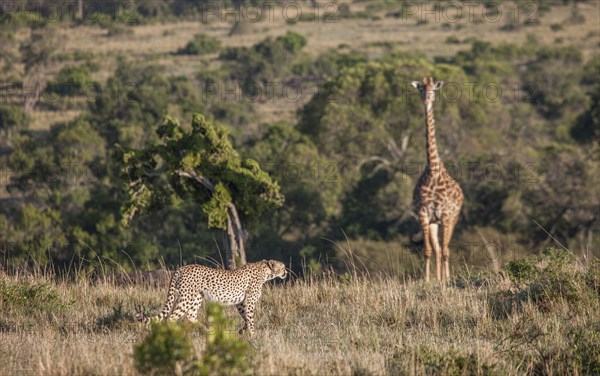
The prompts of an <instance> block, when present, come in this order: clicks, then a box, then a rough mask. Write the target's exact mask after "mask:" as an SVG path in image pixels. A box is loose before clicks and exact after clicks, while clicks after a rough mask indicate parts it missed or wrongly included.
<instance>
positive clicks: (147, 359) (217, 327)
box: [134, 303, 250, 375]
mask: <svg viewBox="0 0 600 376" xmlns="http://www.w3.org/2000/svg"><path fill="white" fill-rule="evenodd" d="M206 319H207V322H208V329H207V331H206V334H207V335H206V349H205V350H204V353H203V354H202V356H201V357H200V358H197V357H196V356H195V350H194V345H193V342H192V339H191V338H190V336H189V334H188V333H189V332H191V331H193V330H194V328H195V327H196V326H195V325H193V324H189V323H177V322H171V321H162V322H159V323H152V330H151V332H150V333H149V334H148V336H146V338H145V339H144V340H143V341H142V343H140V344H138V345H137V346H135V349H134V356H135V362H136V367H137V369H138V371H140V372H142V373H164V374H173V373H175V374H193V375H243V374H248V373H249V372H250V368H249V365H248V350H249V345H248V343H247V342H246V341H244V340H241V339H239V338H238V335H237V333H235V332H234V331H232V328H233V323H232V322H231V320H229V319H227V318H226V317H225V316H224V315H223V308H222V306H220V305H218V304H215V303H212V304H208V305H207V315H206Z"/></svg>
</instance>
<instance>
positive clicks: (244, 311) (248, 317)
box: [235, 301, 254, 337]
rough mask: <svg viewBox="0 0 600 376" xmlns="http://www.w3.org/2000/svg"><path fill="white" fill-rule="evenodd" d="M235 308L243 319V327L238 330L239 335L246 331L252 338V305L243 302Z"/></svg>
mask: <svg viewBox="0 0 600 376" xmlns="http://www.w3.org/2000/svg"><path fill="white" fill-rule="evenodd" d="M235 307H236V308H237V310H238V312H239V313H240V315H241V316H242V318H243V319H244V327H243V328H242V329H240V331H239V333H240V334H242V333H243V332H244V331H245V330H248V334H250V337H252V336H253V335H254V303H249V302H246V301H243V302H242V303H240V304H237V305H236V306H235Z"/></svg>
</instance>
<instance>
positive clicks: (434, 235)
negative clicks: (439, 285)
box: [429, 223, 443, 281]
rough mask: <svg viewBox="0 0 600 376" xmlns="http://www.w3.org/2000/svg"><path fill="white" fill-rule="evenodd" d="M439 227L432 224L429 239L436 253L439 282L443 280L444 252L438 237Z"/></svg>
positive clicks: (436, 270) (436, 271)
mask: <svg viewBox="0 0 600 376" xmlns="http://www.w3.org/2000/svg"><path fill="white" fill-rule="evenodd" d="M438 229H439V226H438V224H437V223H431V224H430V225H429V237H430V241H431V246H432V247H433V251H434V252H435V273H436V277H437V280H438V281H441V280H443V276H442V251H441V247H440V242H439V236H438Z"/></svg>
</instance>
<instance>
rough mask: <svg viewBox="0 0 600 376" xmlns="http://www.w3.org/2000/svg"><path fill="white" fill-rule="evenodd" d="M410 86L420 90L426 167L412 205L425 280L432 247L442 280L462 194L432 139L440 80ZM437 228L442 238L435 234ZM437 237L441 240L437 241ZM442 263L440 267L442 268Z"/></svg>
mask: <svg viewBox="0 0 600 376" xmlns="http://www.w3.org/2000/svg"><path fill="white" fill-rule="evenodd" d="M412 84H413V86H414V87H415V88H417V89H418V90H419V91H420V93H421V99H422V101H423V105H424V106H425V119H426V123H425V124H426V140H427V168H426V169H425V171H423V174H422V175H421V177H420V178H419V181H418V182H417V185H416V186H415V190H414V193H413V204H414V206H415V210H416V212H417V215H418V217H419V223H420V225H421V228H422V229H423V242H424V244H425V279H426V280H427V281H429V267H430V264H431V254H432V248H433V251H434V252H435V259H436V260H435V261H436V276H437V279H438V280H442V281H444V280H445V279H447V278H449V277H450V266H449V258H450V249H449V244H450V240H451V239H452V233H453V232H454V227H455V226H456V222H457V221H458V217H459V215H460V210H461V208H462V204H463V201H464V195H463V192H462V189H461V188H460V185H459V184H458V183H457V182H456V180H454V179H453V178H452V176H450V175H449V174H448V172H447V171H446V168H445V167H444V164H443V162H442V160H441V159H440V157H439V154H438V150H437V144H436V140H435V119H434V117H433V102H434V101H435V91H436V90H438V89H439V88H441V87H442V82H437V83H436V82H434V81H433V78H431V77H429V78H423V82H422V83H421V82H417V81H414V82H413V83H412ZM439 227H441V230H442V232H441V235H442V238H441V239H439V237H438V228H439ZM440 240H441V241H440ZM442 264H443V266H444V268H443V269H444V270H442Z"/></svg>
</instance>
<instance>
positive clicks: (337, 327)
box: [0, 269, 600, 375]
mask: <svg viewBox="0 0 600 376" xmlns="http://www.w3.org/2000/svg"><path fill="white" fill-rule="evenodd" d="M599 270H600V269H599ZM588 274H589V275H592V274H590V273H588ZM0 281H1V282H2V283H0V287H1V289H0V290H2V295H1V298H2V299H0V312H1V314H0V364H2V365H3V370H2V371H3V373H5V374H36V375H37V374H56V375H62V374H106V375H113V374H137V371H136V370H135V366H134V361H133V357H132V354H133V345H134V344H135V343H139V342H140V341H141V340H142V338H143V337H144V335H145V333H147V331H146V329H144V328H142V327H140V326H138V325H137V324H136V323H134V322H133V320H132V316H133V314H134V313H135V309H136V307H137V306H138V305H142V306H144V307H146V311H147V312H148V311H149V312H152V313H155V312H157V311H158V310H159V309H160V308H161V306H162V303H163V299H164V297H165V295H166V291H165V289H164V288H161V289H155V288H150V287H143V286H136V287H119V286H115V285H110V284H99V285H92V284H90V283H89V282H87V281H86V280H82V281H79V282H76V283H64V282H63V283H54V282H52V281H51V280H49V279H48V278H44V277H37V278H29V277H21V278H17V277H6V276H5V277H3V279H1V280H0ZM24 281H25V282H24ZM44 283H45V284H46V287H44V288H42V289H41V290H40V291H41V292H40V293H38V294H37V295H36V296H35V297H30V298H29V301H28V302H25V303H24V304H22V305H21V304H20V303H19V302H18V299H17V298H15V296H16V295H18V294H15V293H14V292H11V291H15V290H18V289H19V288H22V286H29V287H28V288H29V289H31V286H39V285H40V284H44ZM576 286H579V287H578V288H583V285H576ZM518 289H519V286H518V284H516V283H514V282H511V281H510V280H509V279H508V278H506V277H500V276H487V277H485V278H479V277H478V278H475V277H469V278H467V277H464V276H463V277H461V278H458V279H457V280H456V283H455V284H454V285H453V286H452V287H447V288H442V287H440V286H438V285H436V284H430V285H427V284H424V283H423V282H420V281H400V280H397V279H393V278H388V277H368V276H362V277H361V276H352V277H350V278H347V279H345V278H339V277H338V276H335V275H329V276H328V277H325V278H322V279H319V280H308V281H302V280H296V281H287V282H286V283H279V284H270V285H268V286H265V287H264V290H263V298H262V300H261V302H260V304H259V309H258V314H257V334H256V336H255V338H254V339H252V340H251V344H252V349H253V350H252V354H253V355H252V357H251V363H252V370H253V373H254V374H258V375H282V374H291V375H321V374H332V375H349V374H355V375H357V374H358V375H370V374H374V375H383V374H418V375H420V374H424V373H430V374H431V373H434V374H435V373H443V374H474V373H475V374H508V375H517V374H524V373H536V372H537V373H540V372H541V373H544V374H562V373H564V372H576V368H577V367H581V362H580V360H578V359H580V358H581V354H582V353H581V350H578V348H577V346H575V347H574V345H573V343H572V342H570V338H572V337H571V333H583V335H584V337H582V338H584V340H585V338H588V340H589V341H593V340H594V338H595V337H594V335H595V336H598V335H600V328H596V329H595V330H596V331H595V332H594V331H593V329H592V331H591V332H590V331H589V328H593V325H594V323H597V322H598V321H599V320H600V314H599V312H600V311H599V310H598V308H599V307H598V297H597V296H596V297H593V298H592V299H588V298H585V299H583V297H585V296H586V295H585V293H584V292H581V294H582V295H581V297H582V299H579V298H577V299H575V300H573V299H572V298H570V299H571V300H567V299H566V298H564V299H563V298H562V297H561V298H554V300H552V301H550V302H548V301H545V302H544V303H543V304H542V303H540V301H538V300H535V299H534V298H533V295H532V297H529V298H528V297H523V296H520V295H518V294H516V293H513V292H514V291H516V290H518ZM531 291H534V290H531ZM578 291H579V290H578ZM581 291H584V290H581ZM599 291H600V290H599ZM511 294H512V295H511ZM531 294H533V293H531ZM519 296H520V298H519ZM507 299H508V300H507ZM511 299H512V300H511ZM507 301H511V302H512V303H514V304H517V303H518V304H517V305H513V306H509V305H507V303H506V302H507ZM507 307H511V308H510V309H509V308H507ZM226 313H227V316H228V317H230V318H232V319H233V320H235V322H237V323H240V324H241V320H240V318H239V317H238V316H237V313H236V312H235V310H234V309H227V310H226ZM203 317H204V315H203V314H202V313H201V320H202V318H203ZM589 333H591V334H589ZM577 338H579V337H577ZM589 341H588V344H587V345H585V346H588V347H589V346H590V345H589V343H592V344H593V343H594V342H589ZM194 342H195V344H196V348H197V349H202V348H203V346H204V338H203V337H201V336H198V335H196V336H194ZM585 343H586V342H585V341H584V344H585ZM592 347H593V346H592ZM578 351H579V352H578ZM583 351H584V352H583V356H584V358H583V359H584V360H583V362H584V363H583V364H588V365H589V364H590V359H591V364H592V365H593V364H596V366H597V367H600V352H598V349H597V347H596V348H595V349H594V348H592V349H587V348H586V349H584V350H583ZM585 351H587V352H585ZM594 351H595V352H594ZM586 356H587V358H586ZM594 357H595V358H594ZM586 361H587V362H588V363H585V362H586ZM594 361H595V362H596V363H594ZM577 362H579V363H577ZM579 372H580V374H581V373H584V372H582V370H581V369H580V370H579Z"/></svg>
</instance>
